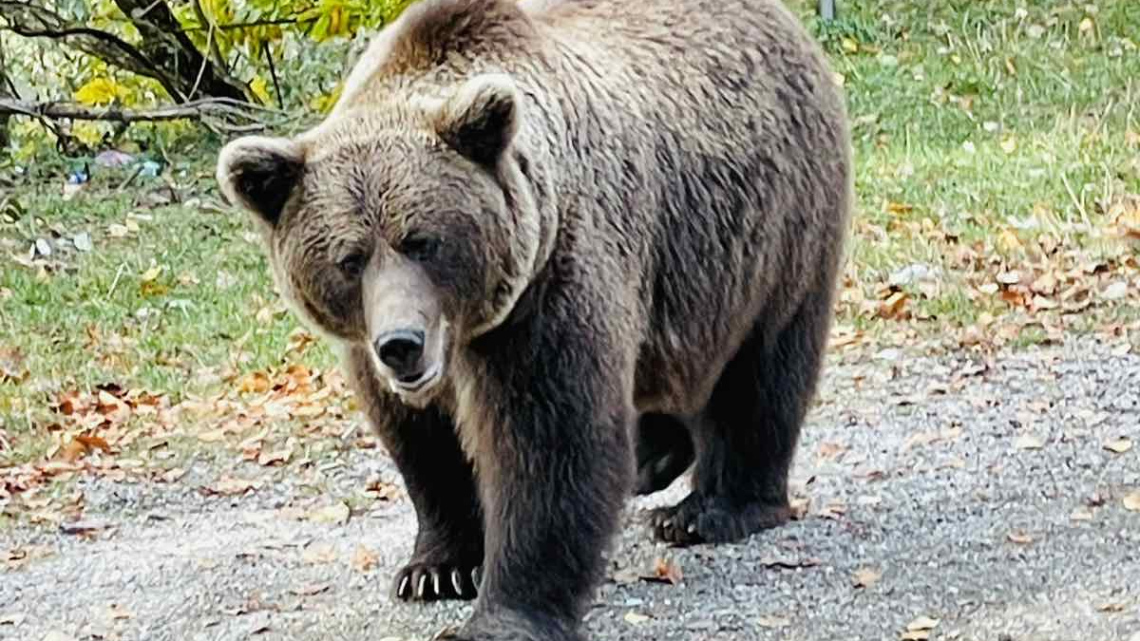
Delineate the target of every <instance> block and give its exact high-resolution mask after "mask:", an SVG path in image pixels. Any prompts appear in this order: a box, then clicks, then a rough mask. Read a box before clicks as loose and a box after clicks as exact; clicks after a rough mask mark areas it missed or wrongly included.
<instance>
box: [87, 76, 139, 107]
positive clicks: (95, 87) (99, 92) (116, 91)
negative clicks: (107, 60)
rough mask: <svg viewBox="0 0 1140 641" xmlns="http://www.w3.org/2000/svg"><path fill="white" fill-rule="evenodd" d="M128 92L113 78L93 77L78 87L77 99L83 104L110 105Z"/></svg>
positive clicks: (93, 105)
mask: <svg viewBox="0 0 1140 641" xmlns="http://www.w3.org/2000/svg"><path fill="white" fill-rule="evenodd" d="M126 94H127V92H126V90H125V89H124V88H123V87H122V86H121V85H119V83H117V82H115V80H114V79H113V78H109V77H106V76H103V77H98V78H92V79H91V80H89V81H87V83H86V84H84V85H83V86H82V87H80V88H79V89H77V90H76V91H75V99H76V100H77V101H79V102H80V103H82V104H85V105H88V106H91V107H99V106H105V105H109V104H111V103H112V102H114V101H115V100H116V99H119V100H121V99H122V98H124V97H125V96H126Z"/></svg>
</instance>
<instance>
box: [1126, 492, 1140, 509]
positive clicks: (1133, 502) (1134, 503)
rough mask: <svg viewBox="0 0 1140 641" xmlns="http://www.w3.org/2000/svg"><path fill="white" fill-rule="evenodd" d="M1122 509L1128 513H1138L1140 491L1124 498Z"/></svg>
mask: <svg viewBox="0 0 1140 641" xmlns="http://www.w3.org/2000/svg"><path fill="white" fill-rule="evenodd" d="M1124 509H1126V510H1128V511H1129V512H1140V490H1137V491H1135V492H1133V493H1131V494H1129V495H1128V496H1125V497H1124Z"/></svg>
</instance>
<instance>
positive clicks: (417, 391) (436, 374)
mask: <svg viewBox="0 0 1140 641" xmlns="http://www.w3.org/2000/svg"><path fill="white" fill-rule="evenodd" d="M448 329H449V324H448V322H447V319H445V318H442V317H441V318H440V319H439V324H438V326H437V328H436V330H435V331H434V332H428V336H427V344H428V346H429V349H430V351H429V352H428V353H427V354H425V355H424V356H425V359H424V361H425V362H424V368H423V370H421V371H420V372H419V373H416V374H411V375H408V376H403V377H394V376H392V377H388V387H389V389H391V390H392V392H393V393H395V394H397V395H398V396H400V398H401V399H402V400H403V401H404V402H405V403H410V404H412V405H418V404H421V402H422V401H423V400H425V399H426V397H427V396H428V394H430V393H431V392H432V391H433V390H434V389H435V388H436V387H437V386H438V385H439V383H440V382H441V381H442V380H443V377H444V372H445V371H446V369H447V346H448V341H449V338H450V336H449V334H450V333H449V332H448Z"/></svg>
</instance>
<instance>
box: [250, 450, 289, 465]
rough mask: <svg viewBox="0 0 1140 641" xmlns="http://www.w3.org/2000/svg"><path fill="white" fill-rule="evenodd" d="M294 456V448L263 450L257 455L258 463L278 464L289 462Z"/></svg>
mask: <svg viewBox="0 0 1140 641" xmlns="http://www.w3.org/2000/svg"><path fill="white" fill-rule="evenodd" d="M292 457H293V450H292V448H290V449H284V450H277V451H275V452H261V453H260V454H258V456H257V464H258V465H266V466H270V465H277V464H279V463H288V462H289V459H290V458H292Z"/></svg>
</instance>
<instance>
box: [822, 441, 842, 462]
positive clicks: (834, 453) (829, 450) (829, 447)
mask: <svg viewBox="0 0 1140 641" xmlns="http://www.w3.org/2000/svg"><path fill="white" fill-rule="evenodd" d="M846 450H847V446H846V445H843V444H842V443H831V442H827V441H824V442H823V443H820V445H819V458H820V459H823V460H830V459H833V458H837V457H838V456H839V455H840V454H842V453H843V452H845V451H846Z"/></svg>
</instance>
